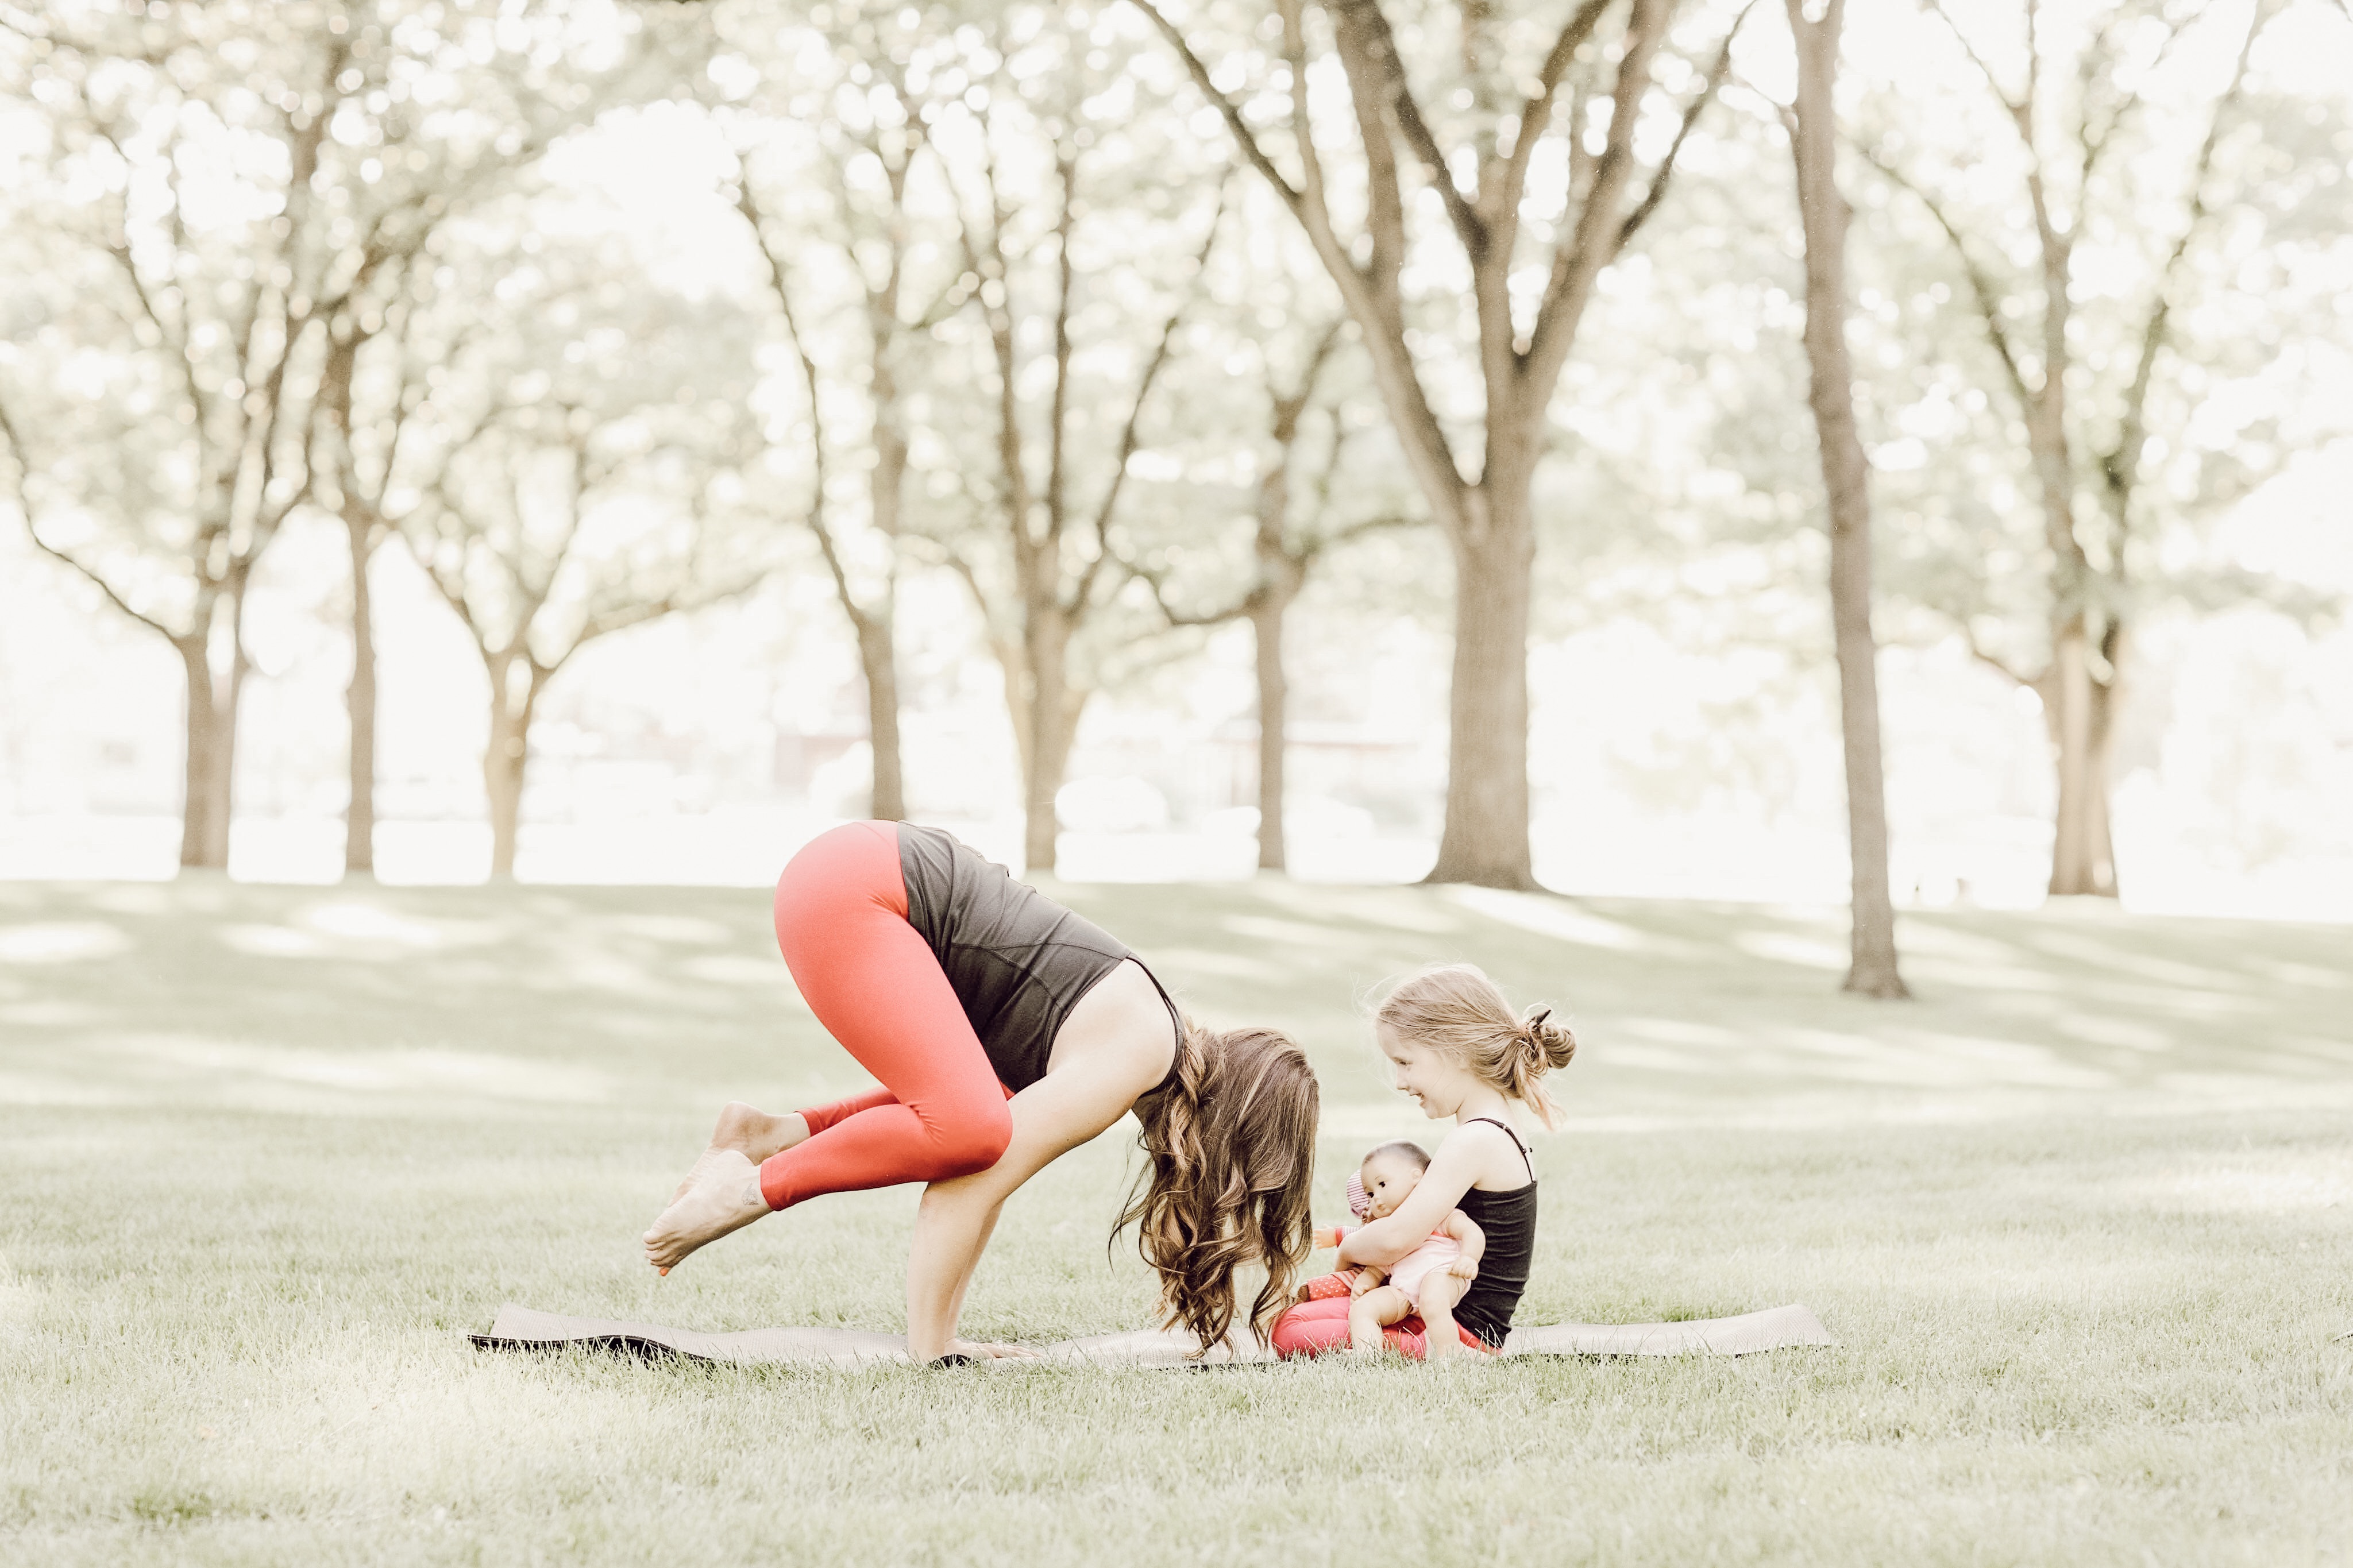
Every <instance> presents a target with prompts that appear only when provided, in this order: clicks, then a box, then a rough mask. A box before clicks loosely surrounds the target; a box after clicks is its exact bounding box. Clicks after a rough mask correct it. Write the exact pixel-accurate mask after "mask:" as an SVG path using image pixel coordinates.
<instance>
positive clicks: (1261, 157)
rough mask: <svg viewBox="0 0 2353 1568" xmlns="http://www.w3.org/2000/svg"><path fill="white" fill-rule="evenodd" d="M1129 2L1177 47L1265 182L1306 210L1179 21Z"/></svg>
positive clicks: (1301, 87)
mask: <svg viewBox="0 0 2353 1568" xmlns="http://www.w3.org/2000/svg"><path fill="white" fill-rule="evenodd" d="M1128 3H1129V4H1130V5H1134V7H1135V8H1136V9H1137V10H1139V11H1141V12H1143V13H1144V15H1145V16H1146V17H1147V18H1148V19H1149V20H1150V21H1151V23H1152V26H1154V28H1155V29H1156V30H1157V31H1158V32H1159V34H1160V36H1161V37H1164V38H1166V39H1167V40H1168V45H1169V47H1171V48H1173V49H1175V50H1176V55H1177V58H1179V59H1181V60H1183V61H1184V62H1185V71H1186V74H1187V75H1188V76H1190V77H1191V78H1192V79H1193V85H1194V86H1195V87H1198V88H1199V89H1201V94H1202V96H1203V97H1205V98H1207V99H1208V100H1209V104H1210V107H1212V108H1213V109H1215V110H1217V111H1218V114H1219V118H1221V119H1223V120H1224V121H1225V122H1226V130H1227V132H1229V133H1230V134H1231V135H1232V137H1233V139H1234V146H1235V148H1236V149H1237V150H1239V151H1240V153H1241V155H1242V156H1243V157H1244V158H1246V159H1248V160H1249V161H1250V166H1251V167H1252V168H1254V169H1256V170H1257V171H1258V172H1259V173H1260V174H1262V175H1264V176H1265V178H1266V183H1267V184H1270V185H1272V186H1273V187H1274V189H1275V194H1276V195H1280V196H1281V197H1282V200H1283V202H1284V204H1285V205H1288V206H1289V207H1290V208H1291V210H1292V211H1293V212H1294V213H1302V212H1304V211H1305V208H1306V199H1307V198H1306V197H1305V195H1303V193H1301V192H1300V191H1299V190H1298V189H1297V188H1296V187H1295V186H1293V184H1292V183H1291V182H1290V181H1289V180H1287V179H1285V178H1283V175H1282V170H1280V169H1278V168H1276V167H1275V166H1274V160H1273V159H1271V158H1270V157H1268V156H1267V153H1266V149H1265V148H1264V147H1262V146H1261V145H1260V144H1259V140H1258V137H1257V136H1256V135H1255V134H1254V133H1253V132H1251V130H1250V122H1249V121H1245V120H1244V119H1243V118H1242V110H1241V106H1240V104H1238V103H1236V102H1235V101H1234V100H1232V99H1231V98H1229V97H1228V96H1227V95H1226V94H1225V93H1223V92H1220V91H1219V89H1218V85H1217V83H1216V82H1214V81H1212V80H1211V79H1210V78H1209V68H1208V66H1206V65H1204V64H1202V62H1201V57H1200V56H1199V55H1198V54H1196V53H1195V52H1194V50H1193V46H1192V45H1191V44H1189V43H1187V42H1186V40H1185V35H1184V34H1183V33H1181V32H1179V31H1177V29H1176V24H1175V23H1174V22H1171V21H1170V20H1169V19H1168V18H1167V16H1166V15H1165V14H1163V13H1162V11H1161V9H1160V7H1159V6H1158V5H1154V4H1153V0H1128ZM1293 86H1294V89H1295V90H1297V91H1300V92H1304V91H1305V90H1306V86H1305V83H1304V82H1294V84H1293Z"/></svg>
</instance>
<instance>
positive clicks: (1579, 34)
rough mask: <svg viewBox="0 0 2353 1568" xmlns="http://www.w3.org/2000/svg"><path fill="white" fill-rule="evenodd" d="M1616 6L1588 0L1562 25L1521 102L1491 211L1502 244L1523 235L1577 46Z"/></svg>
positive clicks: (1607, 1) (1573, 127) (1571, 131)
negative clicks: (1532, 169) (1526, 204)
mask: <svg viewBox="0 0 2353 1568" xmlns="http://www.w3.org/2000/svg"><path fill="white" fill-rule="evenodd" d="M1612 4H1614V0H1585V3H1584V4H1583V5H1579V6H1578V7H1577V10H1576V11H1575V12H1574V13H1573V14H1572V15H1571V16H1569V18H1568V20H1567V22H1565V23H1563V24H1562V25H1561V29H1560V36H1559V37H1556V38H1555V39H1554V40H1553V43H1552V49H1551V51H1550V52H1549V53H1547V54H1546V56H1545V62H1544V67H1543V68H1542V69H1541V70H1539V71H1538V72H1537V73H1536V90H1535V92H1534V93H1531V94H1530V95H1529V96H1528V98H1527V99H1526V100H1525V102H1523V103H1522V104H1521V105H1520V122H1519V128H1518V129H1517V130H1516V131H1514V132H1513V133H1512V150H1511V152H1510V153H1509V154H1508V155H1507V156H1506V158H1505V160H1504V177H1503V179H1502V180H1501V181H1500V182H1499V183H1498V184H1496V186H1495V187H1494V190H1493V194H1492V199H1493V202H1494V207H1493V211H1491V212H1489V213H1488V215H1487V221H1488V223H1489V225H1490V226H1491V227H1492V228H1493V230H1494V232H1495V235H1496V237H1497V242H1498V243H1499V244H1501V245H1504V246H1509V245H1510V244H1511V242H1512V240H1513V239H1514V237H1516V236H1517V235H1518V233H1519V226H1520V197H1521V195H1523V194H1524V193H1525V191H1526V190H1527V184H1528V163H1529V161H1530V160H1531V159H1532V158H1534V156H1535V150H1536V143H1538V142H1542V141H1543V140H1544V135H1545V132H1546V128H1547V127H1549V126H1550V125H1551V124H1552V109H1553V103H1554V101H1555V100H1556V99H1557V98H1558V97H1559V94H1560V83H1561V78H1562V77H1563V76H1564V75H1566V74H1567V70H1568V65H1569V62H1570V61H1571V60H1573V59H1575V58H1577V49H1578V48H1579V47H1582V46H1583V44H1584V43H1585V40H1586V39H1588V38H1589V37H1592V36H1593V29H1594V27H1595V26H1598V25H1599V23H1600V21H1601V16H1602V13H1603V12H1605V11H1607V10H1609V7H1610V5H1612ZM1571 119H1572V123H1571V124H1570V126H1569V135H1570V136H1571V137H1572V138H1574V137H1575V136H1576V135H1577V131H1578V128H1577V125H1576V124H1575V123H1573V121H1574V116H1572V117H1571ZM1481 195H1482V196H1484V195H1489V193H1487V192H1482V193H1481Z"/></svg>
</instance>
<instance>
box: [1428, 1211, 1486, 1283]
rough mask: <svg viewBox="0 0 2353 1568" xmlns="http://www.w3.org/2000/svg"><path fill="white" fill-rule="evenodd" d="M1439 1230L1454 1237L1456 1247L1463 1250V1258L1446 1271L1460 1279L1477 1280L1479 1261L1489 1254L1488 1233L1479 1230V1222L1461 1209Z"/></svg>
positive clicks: (1447, 1217)
mask: <svg viewBox="0 0 2353 1568" xmlns="http://www.w3.org/2000/svg"><path fill="white" fill-rule="evenodd" d="M1438 1228H1439V1230H1440V1233H1441V1234H1443V1235H1446V1236H1451V1237H1453V1238H1454V1243H1455V1245H1456V1246H1458V1247H1461V1249H1462V1256H1461V1257H1460V1258H1456V1259H1455V1260H1454V1261H1453V1262H1452V1263H1451V1264H1449V1265H1448V1266H1447V1269H1446V1271H1447V1272H1448V1273H1449V1274H1451V1275H1453V1276H1454V1277H1455V1278H1456V1279H1477V1278H1478V1277H1479V1259H1480V1258H1483V1257H1485V1256H1486V1252H1487V1233H1486V1232H1485V1231H1483V1230H1481V1229H1480V1228H1479V1222H1478V1221H1477V1220H1474V1219H1472V1217H1471V1216H1470V1215H1467V1214H1464V1213H1463V1212H1462V1211H1461V1209H1454V1210H1451V1211H1450V1212H1449V1213H1448V1215H1447V1216H1446V1223H1445V1224H1444V1225H1441V1226H1439V1227H1438Z"/></svg>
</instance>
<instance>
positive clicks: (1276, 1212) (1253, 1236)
mask: <svg viewBox="0 0 2353 1568" xmlns="http://www.w3.org/2000/svg"><path fill="white" fill-rule="evenodd" d="M1316 1108H1317V1100H1316V1088H1315V1073H1314V1069H1313V1068H1310V1067H1309V1066H1308V1065H1307V1054H1306V1053H1305V1052H1304V1051H1302V1050H1301V1049H1300V1048H1299V1047H1298V1045H1297V1043H1296V1042H1294V1041H1293V1039H1292V1038H1291V1037H1290V1036H1288V1035H1286V1034H1283V1033H1282V1031H1281V1030H1279V1029H1257V1028H1252V1029H1224V1030H1217V1029H1204V1028H1202V1027H1201V1026H1199V1025H1198V1024H1196V1023H1194V1022H1193V1021H1192V1020H1191V1019H1189V1018H1188V1019H1187V1020H1186V1021H1185V1034H1184V1038H1183V1039H1182V1040H1181V1041H1179V1042H1178V1046H1177V1065H1176V1081H1175V1082H1174V1083H1171V1084H1170V1085H1168V1087H1167V1088H1166V1089H1162V1090H1161V1091H1159V1092H1158V1093H1155V1094H1150V1095H1146V1096H1145V1098H1144V1099H1143V1100H1139V1101H1137V1102H1136V1107H1135V1112H1136V1118H1137V1120H1138V1121H1141V1122H1142V1123H1143V1128H1144V1130H1143V1132H1142V1135H1141V1138H1140V1142H1142V1144H1143V1146H1144V1152H1145V1169H1144V1170H1143V1171H1142V1172H1141V1173H1138V1176H1137V1182H1136V1189H1135V1190H1134V1191H1133V1192H1132V1193H1131V1194H1129V1201H1128V1205H1127V1208H1126V1211H1125V1212H1124V1213H1123V1214H1122V1215H1120V1218H1119V1227H1118V1229H1117V1230H1114V1231H1113V1233H1112V1234H1113V1238H1114V1239H1116V1238H1117V1237H1118V1234H1119V1231H1120V1230H1124V1229H1126V1228H1127V1227H1128V1226H1131V1225H1132V1226H1135V1230H1136V1235H1135V1243H1136V1249H1137V1250H1138V1251H1139V1252H1141V1253H1142V1254H1143V1255H1144V1260H1145V1262H1146V1263H1149V1264H1150V1265H1152V1267H1153V1268H1155V1270H1157V1271H1158V1272H1159V1275H1160V1300H1161V1305H1162V1307H1163V1308H1164V1309H1165V1310H1166V1314H1167V1316H1166V1320H1165V1326H1167V1327H1172V1328H1173V1327H1177V1326H1180V1325H1181V1326H1182V1327H1183V1328H1184V1329H1185V1330H1186V1331H1187V1332H1188V1333H1190V1334H1191V1335H1193V1337H1194V1338H1195V1339H1197V1340H1198V1341H1199V1342H1200V1344H1201V1348H1202V1349H1203V1350H1204V1351H1206V1350H1208V1347H1209V1346H1211V1345H1214V1344H1216V1343H1217V1342H1219V1341H1220V1340H1223V1339H1224V1338H1225V1337H1226V1335H1227V1334H1228V1333H1229V1331H1231V1330H1232V1328H1233V1323H1234V1316H1235V1311H1236V1308H1237V1305H1238V1303H1237V1301H1236V1299H1235V1298H1236V1293H1235V1288H1234V1271H1235V1269H1236V1268H1239V1267H1240V1265H1242V1264H1244V1263H1248V1262H1250V1261H1253V1260H1255V1261H1257V1262H1259V1263H1261V1264H1263V1265H1264V1266H1265V1268H1266V1283H1265V1284H1264V1285H1263V1286H1261V1288H1260V1289H1259V1292H1258V1296H1257V1298H1256V1300H1253V1301H1252V1302H1251V1303H1250V1316H1249V1318H1248V1320H1247V1321H1248V1322H1249V1323H1250V1331H1251V1332H1252V1333H1253V1334H1255V1335H1257V1336H1258V1338H1259V1339H1260V1340H1261V1341H1264V1340H1265V1338H1266V1336H1267V1332H1268V1331H1269V1330H1270V1329H1271V1327H1272V1324H1273V1320H1274V1318H1275V1317H1276V1316H1277V1315H1278V1314H1279V1313H1280V1312H1281V1311H1282V1309H1283V1308H1284V1307H1285V1306H1287V1305H1288V1304H1289V1303H1290V1299H1291V1284H1292V1279H1293V1276H1294V1275H1296V1274H1297V1273H1298V1271H1299V1267H1300V1265H1301V1264H1302V1263H1303V1262H1304V1261H1305V1259H1306V1258H1307V1253H1308V1248H1309V1243H1310V1242H1311V1241H1312V1240H1313V1239H1314V1228H1313V1226H1311V1224H1310V1222H1309V1217H1308V1202H1307V1198H1308V1185H1309V1180H1310V1178H1311V1176H1312V1175H1313V1174H1314V1163H1315V1116H1316Z"/></svg>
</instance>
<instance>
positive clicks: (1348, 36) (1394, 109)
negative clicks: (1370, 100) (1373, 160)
mask: <svg viewBox="0 0 2353 1568" xmlns="http://www.w3.org/2000/svg"><path fill="white" fill-rule="evenodd" d="M1325 5H1326V9H1328V10H1329V11H1330V12H1331V13H1332V20H1333V24H1334V31H1335V33H1336V34H1337V36H1338V41H1339V46H1340V53H1341V58H1342V59H1343V61H1344V62H1356V61H1361V63H1362V68H1363V70H1364V72H1365V74H1366V79H1367V80H1369V81H1371V82H1374V83H1377V84H1378V86H1379V88H1380V89H1381V91H1380V96H1379V99H1378V100H1377V101H1379V102H1380V103H1381V104H1382V107H1384V108H1386V109H1387V110H1388V112H1389V113H1390V114H1391V115H1392V116H1394V117H1395V118H1396V120H1397V125H1398V133H1399V134H1400V135H1402V136H1404V138H1405V142H1406V145H1407V146H1409V147H1410V148H1412V149H1413V152H1414V155H1415V156H1416V157H1418V158H1419V159H1420V160H1421V163H1422V168H1423V170H1424V172H1425V173H1427V174H1429V176H1430V184H1431V186H1432V187H1433V188H1434V189H1436V191H1437V192H1438V195H1439V199H1440V201H1442V202H1443V203H1445V205H1446V216H1447V217H1448V219H1449V220H1450V221H1451V222H1452V224H1453V225H1454V234H1455V237H1456V238H1457V239H1459V240H1460V241H1461V245H1462V250H1463V254H1465V255H1466V256H1468V257H1470V258H1471V264H1472V266H1473V267H1476V266H1477V265H1478V264H1479V262H1480V260H1481V259H1482V258H1484V257H1485V256H1486V254H1487V250H1488V244H1489V235H1488V227H1487V220H1486V218H1485V217H1484V216H1482V214H1481V212H1480V210H1479V208H1478V207H1477V205H1474V203H1473V200H1472V198H1471V197H1468V196H1465V195H1463V194H1462V191H1461V187H1460V186H1458V185H1456V184H1455V183H1454V171H1453V170H1452V169H1451V168H1450V167H1449V166H1448V165H1447V162H1446V152H1445V149H1443V148H1441V147H1440V146H1439V144H1438V138H1437V137H1436V136H1435V135H1433V134H1432V133H1431V132H1430V123H1429V121H1426V120H1424V119H1423V118H1422V113H1421V105H1420V104H1419V103H1418V102H1416V101H1415V100H1414V96H1413V84H1412V82H1411V81H1410V80H1409V79H1408V78H1407V76H1406V71H1405V62H1404V61H1403V60H1402V59H1400V58H1398V47H1397V35H1396V34H1395V33H1393V32H1391V31H1390V29H1389V21H1388V16H1386V15H1384V14H1383V13H1382V11H1381V7H1380V3H1379V0H1325ZM1349 74H1350V76H1351V77H1354V76H1355V75H1356V70H1354V69H1351V70H1350V72H1349ZM1368 133H1369V132H1368ZM1383 139H1384V140H1387V137H1386V134H1384V137H1383Z"/></svg>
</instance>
